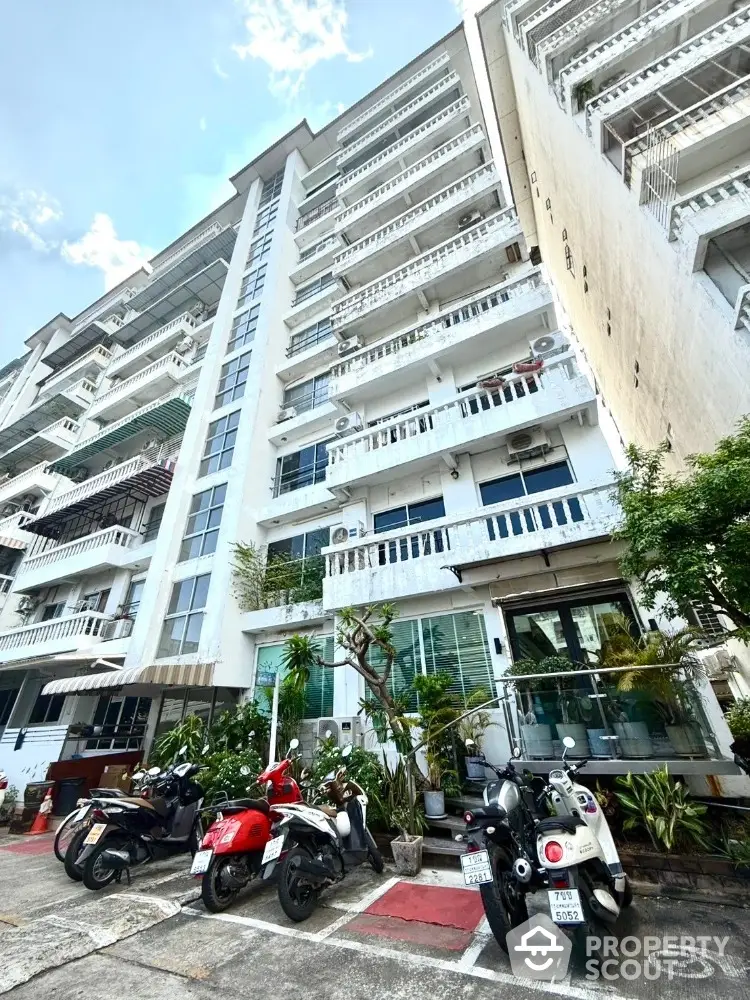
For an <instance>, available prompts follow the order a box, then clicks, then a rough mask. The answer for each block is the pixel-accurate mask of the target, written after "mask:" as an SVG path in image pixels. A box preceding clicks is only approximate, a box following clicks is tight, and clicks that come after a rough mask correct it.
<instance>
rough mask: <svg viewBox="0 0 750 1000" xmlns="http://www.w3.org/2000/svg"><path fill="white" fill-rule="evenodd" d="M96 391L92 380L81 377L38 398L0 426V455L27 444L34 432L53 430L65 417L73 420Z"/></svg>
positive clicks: (87, 404) (86, 405) (88, 404)
mask: <svg viewBox="0 0 750 1000" xmlns="http://www.w3.org/2000/svg"><path fill="white" fill-rule="evenodd" d="M95 392H96V386H95V385H94V384H93V382H90V381H89V380H88V379H81V380H80V381H78V382H76V383H75V384H74V385H69V386H67V387H66V388H64V389H60V390H58V391H56V392H54V393H53V394H51V395H49V396H46V397H45V398H44V399H39V400H37V402H35V403H34V404H33V405H32V406H30V407H29V408H28V409H27V410H26V411H25V412H24V413H23V414H22V415H21V416H20V417H17V418H16V419H15V420H14V421H12V422H11V423H9V424H6V425H5V427H3V428H2V430H0V455H3V454H5V453H6V452H8V451H10V450H11V449H15V448H16V447H17V446H18V445H20V444H24V443H25V442H26V441H27V440H28V439H29V437H31V436H33V435H34V434H39V433H43V432H44V431H49V430H51V427H52V426H57V424H58V423H60V422H61V421H62V420H63V419H64V418H66V417H67V418H70V419H71V420H74V419H75V418H76V417H78V416H79V415H80V414H81V413H83V411H84V410H87V409H88V408H89V406H90V405H91V401H92V400H93V398H94V393H95ZM3 461H5V460H3Z"/></svg>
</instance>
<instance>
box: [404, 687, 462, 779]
mask: <svg viewBox="0 0 750 1000" xmlns="http://www.w3.org/2000/svg"><path fill="white" fill-rule="evenodd" d="M452 686H453V678H452V677H451V675H450V674H447V673H439V674H427V675H425V674H418V675H417V676H416V677H415V678H414V680H413V682H412V687H413V688H414V690H415V692H416V694H417V697H418V699H419V725H420V726H421V728H422V740H423V741H424V744H425V760H426V762H427V784H428V786H429V788H430V789H432V791H435V792H438V791H440V790H441V789H444V790H447V791H453V790H455V791H457V790H458V772H457V770H456V767H455V760H456V754H455V743H454V740H455V731H454V729H453V728H446V727H451V724H452V723H454V722H455V721H456V719H457V718H458V716H459V714H460V705H459V702H458V698H457V697H456V695H454V694H452V693H451V690H450V689H451V687H452ZM446 785H447V786H448V788H446Z"/></svg>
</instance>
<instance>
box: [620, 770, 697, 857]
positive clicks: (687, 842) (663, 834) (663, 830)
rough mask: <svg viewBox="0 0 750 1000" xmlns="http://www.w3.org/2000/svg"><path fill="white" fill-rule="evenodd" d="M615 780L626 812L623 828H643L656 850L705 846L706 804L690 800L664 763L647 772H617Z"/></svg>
mask: <svg viewBox="0 0 750 1000" xmlns="http://www.w3.org/2000/svg"><path fill="white" fill-rule="evenodd" d="M616 783H617V785H618V787H619V789H620V790H619V791H618V792H617V799H618V802H619V804H620V807H621V808H622V810H623V812H624V813H625V814H626V818H625V821H624V822H623V825H622V828H623V830H625V831H627V830H636V829H642V830H645V831H646V833H648V836H649V839H650V840H651V843H652V844H653V846H654V848H655V850H657V851H658V850H664V851H667V852H669V851H672V850H674V848H675V847H677V848H690V847H694V846H696V845H698V846H701V847H705V846H706V842H707V839H708V833H709V827H708V824H707V823H706V821H705V820H704V819H703V817H704V815H705V813H706V808H707V807H706V806H704V805H703V804H702V803H700V802H693V801H692V799H691V798H690V793H689V792H688V790H687V788H686V787H685V785H683V783H682V782H681V781H675V780H674V779H673V778H672V777H671V775H670V774H669V770H668V768H667V766H666V764H665V765H664V767H662V768H658V769H657V770H655V771H651V773H650V774H631V773H628V774H625V775H619V776H618V777H617V779H616Z"/></svg>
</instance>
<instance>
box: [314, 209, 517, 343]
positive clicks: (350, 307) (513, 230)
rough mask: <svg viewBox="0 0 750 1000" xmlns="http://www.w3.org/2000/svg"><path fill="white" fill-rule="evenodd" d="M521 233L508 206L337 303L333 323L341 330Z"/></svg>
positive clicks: (332, 312)
mask: <svg viewBox="0 0 750 1000" xmlns="http://www.w3.org/2000/svg"><path fill="white" fill-rule="evenodd" d="M517 235H518V219H517V218H516V214H515V211H514V210H513V209H512V208H508V209H505V210H504V211H502V212H498V213H497V214H496V215H493V216H491V217H490V218H489V219H485V220H484V221H483V222H480V223H479V224H478V225H476V226H473V227H472V228H471V229H467V230H466V231H465V232H463V233H460V234H459V235H458V236H454V237H453V238H452V239H449V240H446V242H445V243H441V244H440V245H439V246H436V247H435V248H434V249H433V250H430V251H428V252H427V253H424V254H422V255H421V256H419V257H415V258H414V259H413V260H411V261H409V262H408V263H407V264H404V265H403V266H402V267H398V268H395V269H394V270H393V271H390V272H389V273H388V274H385V275H383V277H382V278H378V279H376V280H375V281H371V282H369V283H368V284H367V285H363V287H362V288H358V289H356V291H354V292H352V293H351V294H350V295H347V296H345V297H344V298H342V299H340V300H339V301H338V302H336V303H334V305H333V308H332V310H331V326H332V327H333V329H334V330H336V329H340V328H341V327H344V326H346V325H347V323H351V322H352V321H353V320H355V319H360V318H361V317H363V316H365V315H366V314H367V313H369V312H371V311H372V310H373V309H377V308H378V307H380V306H381V305H383V304H384V303H385V302H388V301H390V300H391V299H394V298H397V297H399V296H401V295H404V294H406V293H407V292H410V291H414V290H416V289H417V288H420V287H422V286H423V285H424V284H425V283H426V282H428V281H436V280H438V279H439V278H440V277H441V276H442V275H444V274H445V273H447V272H449V271H452V270H454V269H455V268H456V267H460V266H462V265H463V264H465V263H467V262H469V261H471V260H472V259H473V258H475V257H477V256H478V255H479V254H482V253H485V252H486V251H488V250H493V249H495V248H496V247H499V246H502V244H503V243H507V242H509V241H510V240H512V239H513V238H514V236H517Z"/></svg>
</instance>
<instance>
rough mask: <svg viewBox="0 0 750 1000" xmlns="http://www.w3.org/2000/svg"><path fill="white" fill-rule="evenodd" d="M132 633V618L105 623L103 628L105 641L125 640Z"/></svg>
mask: <svg viewBox="0 0 750 1000" xmlns="http://www.w3.org/2000/svg"><path fill="white" fill-rule="evenodd" d="M132 631H133V619H132V618H117V619H116V620H115V621H111V622H107V623H106V624H105V626H104V636H103V638H105V639H127V637H128V636H129V635H130V634H131V633H132Z"/></svg>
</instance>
